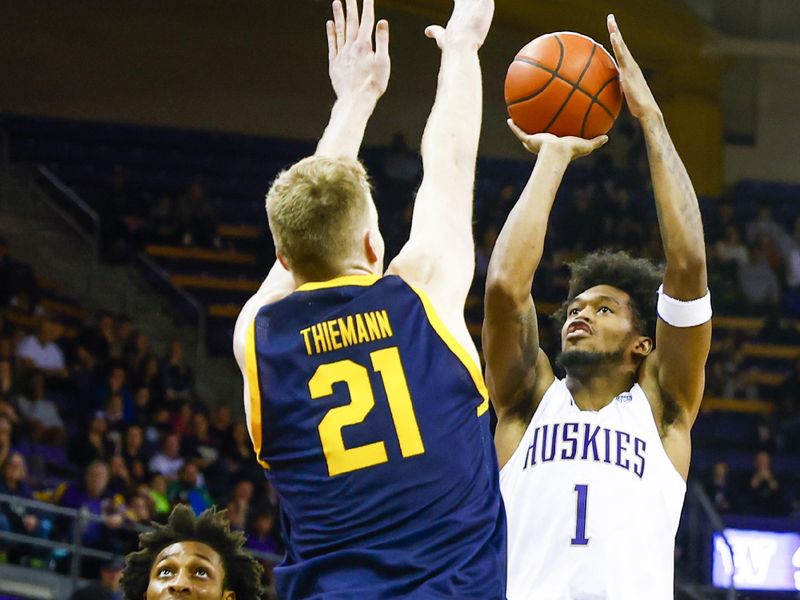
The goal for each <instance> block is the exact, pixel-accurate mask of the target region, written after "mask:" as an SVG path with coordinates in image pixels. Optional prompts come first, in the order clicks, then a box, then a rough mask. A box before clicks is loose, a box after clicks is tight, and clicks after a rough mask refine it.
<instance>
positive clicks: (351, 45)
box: [326, 0, 391, 102]
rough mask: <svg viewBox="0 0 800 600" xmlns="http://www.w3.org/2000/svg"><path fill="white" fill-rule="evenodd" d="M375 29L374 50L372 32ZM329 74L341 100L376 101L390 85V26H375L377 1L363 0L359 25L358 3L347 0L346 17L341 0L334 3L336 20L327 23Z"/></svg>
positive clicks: (379, 24)
mask: <svg viewBox="0 0 800 600" xmlns="http://www.w3.org/2000/svg"><path fill="white" fill-rule="evenodd" d="M373 29H374V30H375V47H374V49H373V45H372V32H373ZM326 32H327V34H328V73H329V74H330V78H331V83H332V84H333V90H334V92H336V97H337V98H338V99H340V100H341V99H347V98H350V97H366V98H367V99H369V100H371V101H376V102H377V100H378V98H380V97H381V96H382V95H383V93H384V92H385V91H386V87H387V86H388V85H389V74H390V72H391V61H390V59H389V23H388V22H387V21H386V20H383V19H382V20H380V21H378V25H377V27H375V2H374V0H364V6H363V11H362V14H361V19H360V22H359V15H358V4H357V1H356V0H347V16H345V12H344V9H343V8H342V2H341V0H334V2H333V20H331V21H328V22H327V23H326Z"/></svg>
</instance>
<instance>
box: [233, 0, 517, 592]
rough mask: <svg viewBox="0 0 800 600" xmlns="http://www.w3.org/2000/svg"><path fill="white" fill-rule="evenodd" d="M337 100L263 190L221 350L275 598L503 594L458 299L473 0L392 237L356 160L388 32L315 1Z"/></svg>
mask: <svg viewBox="0 0 800 600" xmlns="http://www.w3.org/2000/svg"><path fill="white" fill-rule="evenodd" d="M333 11H334V20H333V21H332V22H329V23H328V44H329V49H330V56H329V58H330V75H331V81H332V83H333V87H334V90H335V91H336V94H337V101H336V104H335V105H334V107H333V112H332V115H331V122H330V124H329V125H328V128H327V129H326V131H325V134H324V135H323V137H322V140H321V141H320V143H319V146H318V148H317V152H316V154H315V155H314V156H313V157H309V158H307V159H304V160H302V161H300V162H299V163H297V164H296V165H294V166H293V167H291V168H290V169H289V170H288V171H285V172H284V173H281V174H280V175H279V176H278V178H277V179H276V181H275V183H274V184H273V186H272V188H271V189H270V191H269V193H268V195H267V215H268V218H269V225H270V230H271V232H272V234H273V238H274V240H275V246H276V250H277V255H278V261H277V262H276V264H275V266H274V267H273V268H272V271H271V272H270V274H269V276H268V277H267V279H266V281H265V282H264V284H263V285H262V287H261V289H260V290H259V291H258V293H257V294H256V295H255V296H254V297H253V298H252V299H250V300H249V301H248V302H247V304H246V305H245V307H244V308H243V310H242V313H241V315H240V316H239V319H238V321H237V324H236V330H235V333H234V351H235V353H236V357H237V360H238V362H239V365H240V367H241V369H242V374H243V377H244V381H245V407H246V410H247V413H248V422H249V425H250V434H251V436H252V439H253V443H254V446H255V449H256V453H257V457H258V460H259V462H260V463H261V464H262V466H263V467H264V469H265V470H266V473H267V475H268V477H269V478H270V480H271V481H272V483H273V484H274V485H275V487H276V489H277V491H278V493H279V494H280V497H281V510H282V524H283V530H284V535H285V538H286V542H287V553H286V557H285V560H284V561H283V562H282V563H281V565H279V566H278V567H277V568H276V569H275V576H276V584H277V589H278V595H279V597H281V598H325V599H326V600H329V599H332V598H354V597H358V598H364V599H366V598H461V599H467V598H475V599H479V598H480V599H500V598H505V537H506V533H505V514H504V511H503V507H502V501H501V499H500V493H499V483H498V473H497V461H496V456H495V453H494V448H493V445H492V441H491V436H490V433H489V423H488V419H489V414H488V412H487V409H488V398H487V394H486V389H485V386H484V384H483V379H482V376H481V373H480V370H479V366H478V364H479V363H478V356H477V352H476V349H475V346H474V344H473V343H472V340H471V338H470V336H469V334H468V331H467V328H466V324H465V322H464V316H463V310H464V302H465V300H466V296H467V292H468V290H469V287H470V282H471V280H472V273H473V268H474V264H473V255H474V247H473V246H474V244H473V239H472V193H473V184H474V177H475V160H476V155H477V149H478V137H479V132H480V123H481V96H482V90H481V71H480V64H479V61H478V49H479V48H480V46H481V45H482V43H483V40H484V38H485V37H486V34H487V32H488V30H489V25H490V23H491V20H492V15H493V12H494V3H493V1H492V0H455V2H454V9H453V13H452V16H451V18H450V21H449V22H448V24H447V27H446V28H442V27H438V26H434V27H429V28H428V29H427V30H426V35H427V36H428V37H431V38H433V39H434V40H435V41H436V43H437V45H438V46H439V48H440V49H441V51H442V62H441V69H440V72H439V85H438V89H437V94H436V100H435V103H434V106H433V110H432V112H431V115H430V118H429V120H428V123H427V125H426V128H425V134H424V137H423V140H422V159H423V167H424V177H423V180H422V184H421V186H420V188H419V192H418V194H417V198H416V202H415V206H414V216H413V222H412V227H411V235H410V238H409V240H408V242H407V244H406V245H405V246H404V248H403V249H402V251H401V252H400V254H399V255H398V256H397V257H396V258H395V259H394V260H393V261H392V262H391V264H390V265H389V268H388V269H387V270H386V272H385V273H384V268H383V258H384V257H383V254H384V244H383V238H382V237H381V234H380V230H379V228H378V215H377V211H376V209H375V205H374V203H373V201H372V197H371V192H370V188H369V184H368V182H367V177H366V173H365V172H364V169H363V167H362V166H361V165H360V164H359V163H358V162H357V160H356V155H357V152H358V148H359V146H360V144H361V139H362V137H363V133H364V129H365V126H366V122H367V119H368V118H369V116H370V115H371V113H372V110H373V108H374V107H375V103H376V101H377V100H378V98H379V97H380V96H381V94H383V92H384V90H385V89H386V84H387V81H388V77H389V58H388V28H387V27H388V26H387V24H386V23H385V22H383V21H382V22H381V23H379V24H378V26H377V34H376V47H375V50H373V46H372V29H373V22H374V17H373V6H372V0H365V2H364V8H363V14H362V16H361V22H360V23H359V17H358V11H357V7H356V3H355V0H348V2H347V14H346V16H345V15H344V13H343V10H342V6H341V4H339V3H338V2H334V4H333Z"/></svg>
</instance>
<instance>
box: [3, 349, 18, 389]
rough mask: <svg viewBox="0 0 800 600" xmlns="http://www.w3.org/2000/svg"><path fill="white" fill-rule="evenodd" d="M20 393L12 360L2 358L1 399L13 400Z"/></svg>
mask: <svg viewBox="0 0 800 600" xmlns="http://www.w3.org/2000/svg"><path fill="white" fill-rule="evenodd" d="M18 391H19V390H18V386H17V385H16V379H15V377H14V369H13V366H12V364H11V360H9V359H8V358H0V398H5V399H11V398H12V397H14V396H15V395H16V394H17V393H18Z"/></svg>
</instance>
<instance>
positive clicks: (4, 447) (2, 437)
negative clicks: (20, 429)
mask: <svg viewBox="0 0 800 600" xmlns="http://www.w3.org/2000/svg"><path fill="white" fill-rule="evenodd" d="M13 431H14V424H13V423H12V422H11V419H9V418H8V417H7V416H6V415H4V414H0V464H3V463H4V462H5V460H6V459H7V458H8V456H9V454H11V452H12V451H13V450H14V447H13V446H12V441H11V438H12V433H13Z"/></svg>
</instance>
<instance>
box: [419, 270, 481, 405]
mask: <svg viewBox="0 0 800 600" xmlns="http://www.w3.org/2000/svg"><path fill="white" fill-rule="evenodd" d="M409 287H410V288H411V289H412V290H414V293H416V294H417V296H419V299H420V300H421V301H422V306H423V307H424V308H425V314H426V315H427V316H428V321H430V323H431V326H432V327H433V329H434V331H436V333H437V334H438V335H439V337H440V338H442V341H443V342H444V343H445V344H446V345H447V347H448V348H450V351H451V352H452V353H453V354H455V355H456V358H458V360H460V361H461V362H462V363H463V365H464V367H466V369H467V372H468V373H469V374H470V376H471V377H472V381H473V382H474V383H475V387H476V388H477V390H478V393H479V394H480V395H481V397H482V398H483V402H481V403H480V405H478V408H477V413H478V416H479V417H480V416H481V415H483V414H484V413H485V412H486V411H487V410H489V390H487V389H486V383H485V382H484V381H483V373H481V370H480V368H479V367H478V365H476V364H475V360H474V359H473V358H472V356H471V355H470V353H469V351H467V349H466V348H464V346H463V345H461V344H460V343H459V342H458V340H456V338H455V337H454V336H453V334H452V333H450V330H449V329H448V328H447V325H445V324H444V322H443V321H442V320H441V319H440V318H439V315H438V313H437V312H436V309H435V308H434V307H433V303H432V302H431V301H430V298H428V295H427V294H426V293H425V292H423V291H422V290H421V289H418V288H416V287H414V286H409Z"/></svg>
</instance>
